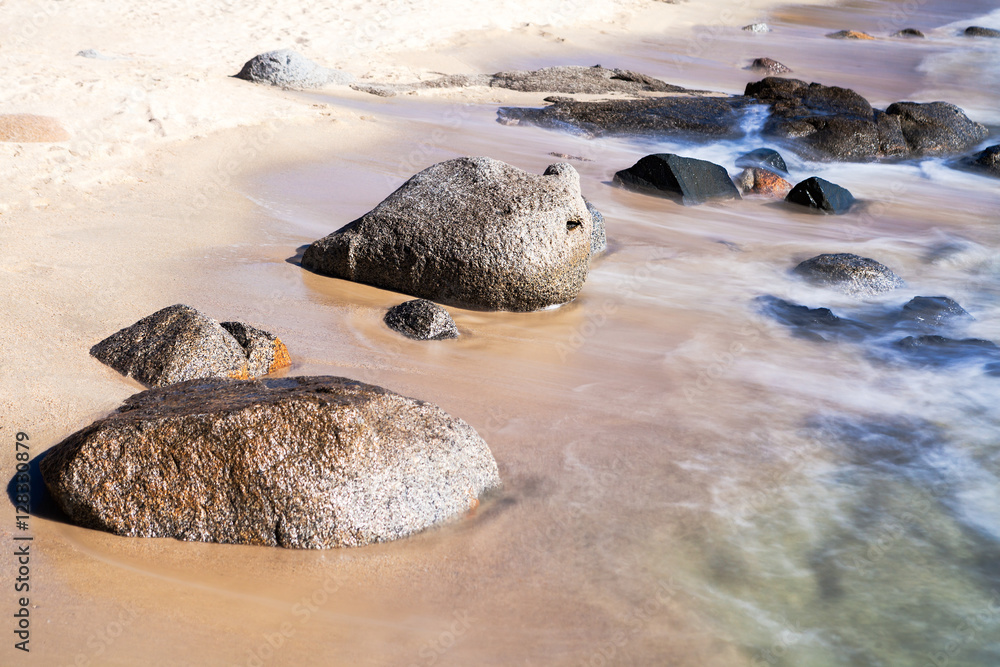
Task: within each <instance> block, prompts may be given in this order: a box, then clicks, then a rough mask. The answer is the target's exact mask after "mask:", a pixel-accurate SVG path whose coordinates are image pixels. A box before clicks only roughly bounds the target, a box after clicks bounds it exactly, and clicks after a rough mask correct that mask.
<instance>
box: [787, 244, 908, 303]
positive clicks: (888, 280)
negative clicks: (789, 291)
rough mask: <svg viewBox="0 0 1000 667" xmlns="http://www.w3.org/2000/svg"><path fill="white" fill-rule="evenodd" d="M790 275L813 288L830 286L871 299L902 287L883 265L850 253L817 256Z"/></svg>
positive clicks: (901, 281) (899, 279)
mask: <svg viewBox="0 0 1000 667" xmlns="http://www.w3.org/2000/svg"><path fill="white" fill-rule="evenodd" d="M793 272H794V273H795V274H797V275H799V276H802V277H803V278H805V279H806V280H808V281H809V282H810V283H812V284H814V285H820V286H823V287H832V288H834V289H836V290H839V291H841V292H843V293H844V294H849V295H851V296H875V295H877V294H883V293H885V292H888V291H890V290H893V289H895V288H897V287H900V286H901V285H903V284H904V283H903V280H902V279H901V278H900V277H899V276H897V275H896V274H895V273H893V272H892V270H891V269H889V267H887V266H885V265H884V264H881V263H879V262H876V261H875V260H874V259H869V258H868V257H859V256H858V255H853V254H850V253H835V254H824V255H817V256H815V257H812V258H810V259H807V260H805V261H804V262H802V263H800V264H799V265H798V266H796V267H795V269H794V271H793Z"/></svg>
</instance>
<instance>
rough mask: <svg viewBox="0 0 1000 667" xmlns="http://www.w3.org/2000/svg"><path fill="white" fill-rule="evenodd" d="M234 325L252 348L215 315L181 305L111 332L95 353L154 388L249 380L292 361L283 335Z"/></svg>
mask: <svg viewBox="0 0 1000 667" xmlns="http://www.w3.org/2000/svg"><path fill="white" fill-rule="evenodd" d="M228 324H231V325H240V327H242V331H244V332H246V334H247V343H248V345H249V347H247V348H244V346H243V345H242V344H241V343H240V341H239V340H237V338H236V337H234V336H233V334H232V333H231V332H230V331H227V330H226V329H225V328H223V326H222V325H220V324H219V323H218V322H217V321H215V320H213V319H212V318H211V317H208V316H207V315H205V314H203V313H200V312H199V311H197V310H195V309H194V308H191V307H190V306H185V305H181V304H177V305H174V306H168V307H166V308H163V309H161V310H158V311H157V312H155V313H153V314H152V315H149V316H147V317H144V318H142V319H141V320H139V321H138V322H136V323H135V324H133V325H131V326H129V327H125V328H124V329H122V330H120V331H118V332H116V333H114V334H112V335H110V336H108V337H107V338H105V339H104V340H102V341H101V342H99V343H97V344H96V345H94V346H93V347H92V348H90V354H91V355H92V356H94V357H95V358H96V359H98V360H99V361H101V362H102V363H105V364H107V365H108V366H110V367H111V368H113V369H115V370H116V371H118V372H119V373H121V374H122V375H125V376H128V377H131V378H134V379H135V380H137V381H139V382H141V383H143V384H145V385H146V386H150V387H163V386H166V385H168V384H173V383H175V382H183V381H184V380H193V379H196V378H208V377H222V378H238V379H247V378H250V377H257V376H259V375H264V374H266V373H269V372H271V371H273V370H277V369H278V368H281V367H282V366H287V365H288V364H289V363H290V361H289V359H288V350H287V349H286V348H285V345H284V343H282V342H281V340H279V339H278V338H276V337H274V336H272V335H271V334H269V333H267V332H263V331H260V330H257V329H253V327H249V326H247V325H243V324H241V323H238V322H237V323H228ZM234 330H239V329H236V327H235V326H234ZM251 331H252V332H256V333H250V332H251ZM268 347H269V348H270V350H268V349H266V348H268ZM267 357H269V358H267Z"/></svg>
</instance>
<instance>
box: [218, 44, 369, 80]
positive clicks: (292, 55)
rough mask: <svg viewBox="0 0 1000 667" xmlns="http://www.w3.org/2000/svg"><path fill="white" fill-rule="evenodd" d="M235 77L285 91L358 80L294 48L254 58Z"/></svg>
mask: <svg viewBox="0 0 1000 667" xmlns="http://www.w3.org/2000/svg"><path fill="white" fill-rule="evenodd" d="M233 76H235V77H236V78H237V79H244V80H246V81H252V82H253V83H267V84H270V85H272V86H280V87H282V88H318V87H320V86H326V85H330V84H347V83H350V82H351V81H353V80H354V77H353V76H351V75H350V74H348V73H346V72H341V71H340V70H335V69H328V68H326V67H322V66H320V65H317V64H316V63H314V62H313V61H311V60H309V59H308V58H306V57H305V56H303V55H302V54H300V53H298V52H296V51H292V50H291V49H280V50H278V51H268V52H267V53H261V54H260V55H257V56H254V57H253V58H251V59H250V60H248V61H247V62H246V64H245V65H243V69H241V70H240V71H239V73H237V74H234V75H233Z"/></svg>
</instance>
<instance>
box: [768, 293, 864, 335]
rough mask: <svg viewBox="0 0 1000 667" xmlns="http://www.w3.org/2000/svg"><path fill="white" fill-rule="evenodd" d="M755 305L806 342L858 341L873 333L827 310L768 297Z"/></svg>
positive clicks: (861, 324) (859, 323)
mask: <svg viewBox="0 0 1000 667" xmlns="http://www.w3.org/2000/svg"><path fill="white" fill-rule="evenodd" d="M756 302H757V305H758V307H759V308H760V310H761V312H763V313H764V314H765V315H767V316H769V317H771V318H773V319H775V320H777V321H778V322H780V323H781V324H784V325H785V326H787V327H790V328H791V329H792V330H793V331H794V332H795V335H797V336H799V337H801V338H806V339H809V340H817V341H833V340H859V339H861V338H863V337H864V336H866V335H868V334H870V333H871V331H872V329H873V327H872V326H871V325H868V324H865V323H863V322H857V321H855V320H850V319H846V318H843V317H838V316H837V315H834V314H833V311H831V310H830V309H829V308H809V307H807V306H803V305H800V304H797V303H792V302H791V301H786V300H785V299H779V298H778V297H776V296H770V295H768V296H761V297H757V299H756Z"/></svg>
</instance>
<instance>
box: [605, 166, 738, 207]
mask: <svg viewBox="0 0 1000 667" xmlns="http://www.w3.org/2000/svg"><path fill="white" fill-rule="evenodd" d="M614 183H615V184H616V185H620V186H621V187H623V188H625V189H627V190H634V191H636V192H642V193H645V194H651V195H656V196H659V197H678V198H680V199H681V201H682V203H684V204H689V205H690V204H701V203H703V202H706V201H708V200H710V199H740V191H739V190H737V189H736V186H735V185H734V184H733V181H732V179H731V178H729V172H727V171H726V169H725V167H721V166H719V165H717V164H713V163H712V162H708V161H706V160H696V159H694V158H689V157H682V156H680V155H675V154H673V153H657V154H654V155H647V156H646V157H644V158H642V159H641V160H639V161H638V162H636V163H635V164H634V165H632V166H631V167H629V168H628V169H623V170H621V171H619V172H618V173H616V174H615V176H614Z"/></svg>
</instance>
